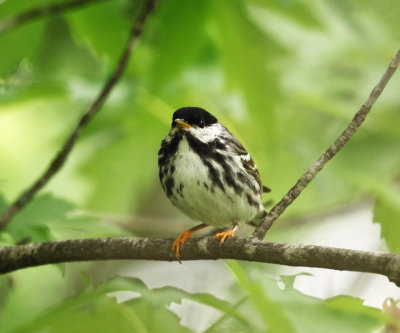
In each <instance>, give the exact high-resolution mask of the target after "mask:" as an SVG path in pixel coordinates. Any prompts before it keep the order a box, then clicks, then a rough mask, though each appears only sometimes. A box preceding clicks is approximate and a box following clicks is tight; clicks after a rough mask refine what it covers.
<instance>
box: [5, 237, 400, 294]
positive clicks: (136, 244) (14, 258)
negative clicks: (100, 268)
mask: <svg viewBox="0 0 400 333" xmlns="http://www.w3.org/2000/svg"><path fill="white" fill-rule="evenodd" d="M172 242H173V240H172V239H162V238H131V237H116V238H91V239H75V240H65V241H53V242H45V243H33V244H28V245H17V246H8V247H2V248H1V247H0V274H1V273H8V272H12V271H15V270H18V269H21V268H26V267H34V266H39V265H46V264H54V263H62V262H72V261H89V260H110V259H139V260H160V261H176V257H175V254H174V253H172V252H171V246H172ZM183 254H184V255H183V258H182V260H216V259H238V260H246V261H255V262H264V263H273V264H280V265H288V266H306V267H320V268H329V269H335V270H349V271H356V272H368V273H376V274H382V275H385V276H387V277H388V278H389V280H390V281H392V282H394V283H396V284H397V285H398V286H400V254H391V253H379V252H369V251H357V250H348V249H340V248H334V247H325V246H315V245H298V244H285V243H275V242H265V241H261V240H257V239H254V238H240V237H237V238H232V239H229V240H228V241H226V242H225V244H224V245H223V247H222V248H220V245H219V244H218V242H215V237H204V238H199V239H189V240H188V241H187V242H186V243H185V245H184V253H183Z"/></svg>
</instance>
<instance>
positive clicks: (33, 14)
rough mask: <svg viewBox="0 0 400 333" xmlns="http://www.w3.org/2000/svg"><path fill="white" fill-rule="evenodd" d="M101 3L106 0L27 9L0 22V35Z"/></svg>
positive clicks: (73, 2)
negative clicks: (24, 25)
mask: <svg viewBox="0 0 400 333" xmlns="http://www.w3.org/2000/svg"><path fill="white" fill-rule="evenodd" d="M102 1H106V0H72V1H66V2H62V3H53V4H50V5H45V6H40V7H36V8H32V9H28V10H27V11H25V12H22V13H20V14H17V15H15V16H14V17H10V18H7V19H5V20H3V21H1V22H0V35H1V34H2V33H4V32H6V31H9V30H11V29H14V28H16V27H18V26H21V25H23V24H26V23H28V22H30V21H33V20H35V19H38V18H41V17H46V16H50V15H56V14H60V13H62V12H66V11H69V10H72V9H76V8H79V7H83V6H87V5H90V4H91V3H96V2H102Z"/></svg>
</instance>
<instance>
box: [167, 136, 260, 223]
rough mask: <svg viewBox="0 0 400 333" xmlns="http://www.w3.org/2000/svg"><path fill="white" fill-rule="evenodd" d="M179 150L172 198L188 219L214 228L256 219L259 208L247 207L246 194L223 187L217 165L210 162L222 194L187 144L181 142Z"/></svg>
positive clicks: (220, 171)
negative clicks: (218, 180)
mask: <svg viewBox="0 0 400 333" xmlns="http://www.w3.org/2000/svg"><path fill="white" fill-rule="evenodd" d="M179 148H180V149H179V150H178V152H177V155H176V157H175V158H176V160H175V171H174V178H175V180H178V179H179V181H178V182H177V183H175V186H174V190H173V192H174V198H173V199H172V202H173V203H174V205H175V206H176V207H177V208H179V209H180V210H181V211H182V212H183V213H185V214H186V215H187V216H189V217H190V218H192V219H194V220H198V221H201V222H203V223H205V224H208V225H212V226H215V227H227V226H230V225H231V224H232V223H241V222H249V221H251V220H252V219H253V218H254V217H255V216H256V214H257V213H258V212H259V210H260V208H259V207H255V206H252V205H250V204H249V203H248V200H247V198H246V194H245V193H242V194H240V195H238V194H235V192H234V190H233V189H232V188H231V187H229V186H227V185H226V184H225V182H224V180H223V179H222V178H223V177H222V176H221V175H222V174H223V170H222V168H221V166H220V165H219V164H217V163H212V162H211V163H212V165H213V167H214V168H216V169H217V170H218V173H219V175H220V179H221V182H222V184H223V185H224V188H225V191H223V190H222V189H221V188H220V187H219V186H217V185H216V184H213V182H212V180H211V178H210V176H209V168H208V167H207V166H205V165H204V163H203V161H202V160H201V158H200V157H199V155H197V154H196V153H194V152H193V151H192V150H191V149H189V147H188V144H187V142H185V141H183V142H181V144H180V147H179Z"/></svg>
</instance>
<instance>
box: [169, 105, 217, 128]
mask: <svg viewBox="0 0 400 333" xmlns="http://www.w3.org/2000/svg"><path fill="white" fill-rule="evenodd" d="M177 119H179V120H182V121H184V122H185V123H187V124H189V125H191V126H200V127H204V126H209V125H212V124H215V123H217V122H218V120H217V118H215V117H214V116H213V115H212V114H211V113H209V112H207V111H206V110H204V109H202V108H198V107H193V106H187V107H184V108H180V109H178V110H176V111H175V112H174V115H173V116H172V126H174V123H175V120H177Z"/></svg>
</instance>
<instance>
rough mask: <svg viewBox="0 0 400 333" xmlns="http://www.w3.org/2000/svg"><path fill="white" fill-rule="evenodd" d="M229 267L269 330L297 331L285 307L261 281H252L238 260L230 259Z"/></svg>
mask: <svg viewBox="0 0 400 333" xmlns="http://www.w3.org/2000/svg"><path fill="white" fill-rule="evenodd" d="M229 267H230V268H231V270H232V272H233V273H234V274H235V276H236V278H237V279H238V281H239V285H240V286H241V287H242V289H243V290H244V291H245V292H246V293H248V295H249V300H250V301H251V303H252V304H253V305H254V307H255V308H256V309H257V311H258V313H259V314H260V316H261V317H262V318H263V320H264V323H265V325H266V326H267V327H268V332H273V333H278V332H286V333H290V332H296V331H295V328H294V326H293V325H292V323H291V321H290V319H289V317H288V316H287V314H286V313H285V309H284V308H283V307H281V306H280V305H279V304H278V303H276V302H275V301H274V300H272V299H271V298H270V297H269V296H268V294H267V293H266V292H265V291H264V290H263V288H262V286H261V285H260V284H259V283H257V282H255V281H252V280H251V279H250V278H249V277H248V275H247V274H246V271H245V270H244V269H243V267H242V266H241V265H240V264H239V263H238V262H237V261H234V260H230V261H229Z"/></svg>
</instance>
